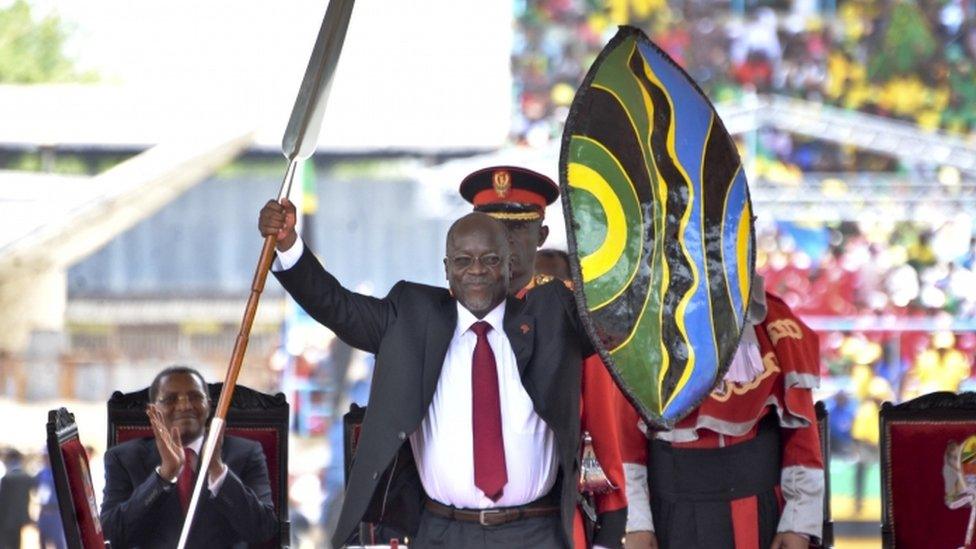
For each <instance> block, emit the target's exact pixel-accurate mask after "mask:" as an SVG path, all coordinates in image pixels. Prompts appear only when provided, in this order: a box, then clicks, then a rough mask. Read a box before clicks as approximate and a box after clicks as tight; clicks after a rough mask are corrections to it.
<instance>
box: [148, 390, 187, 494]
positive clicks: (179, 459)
mask: <svg viewBox="0 0 976 549" xmlns="http://www.w3.org/2000/svg"><path fill="white" fill-rule="evenodd" d="M146 415H148V416H149V423H150V425H152V430H153V437H154V438H155V439H156V449H157V450H158V451H159V459H160V465H159V474H160V476H162V477H163V478H164V479H166V480H169V479H172V478H175V477H176V475H177V474H179V472H180V469H181V468H182V467H183V441H182V439H181V438H180V430H179V429H178V428H176V427H167V426H166V421H165V420H164V419H163V413H162V412H161V411H160V410H159V408H157V407H156V405H155V404H150V405H148V406H146Z"/></svg>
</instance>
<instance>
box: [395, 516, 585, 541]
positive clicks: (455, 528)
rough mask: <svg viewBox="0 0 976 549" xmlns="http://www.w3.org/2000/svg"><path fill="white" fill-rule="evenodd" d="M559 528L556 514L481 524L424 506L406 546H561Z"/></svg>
mask: <svg viewBox="0 0 976 549" xmlns="http://www.w3.org/2000/svg"><path fill="white" fill-rule="evenodd" d="M560 529H561V524H560V522H559V515H552V516H547V517H535V518H527V519H522V520H516V521H513V522H509V523H508V524H502V525H500V526H482V525H480V524H478V523H476V522H466V521H460V520H451V519H448V518H444V517H439V516H437V515H434V514H431V513H430V512H429V511H427V510H426V509H425V510H424V512H423V514H422V515H421V516H420V528H419V530H418V531H417V536H416V537H415V538H413V539H412V540H410V549H428V548H445V549H456V548H463V549H517V548H519V547H525V548H532V549H565V547H566V544H565V543H564V542H563V539H562V534H561V533H560Z"/></svg>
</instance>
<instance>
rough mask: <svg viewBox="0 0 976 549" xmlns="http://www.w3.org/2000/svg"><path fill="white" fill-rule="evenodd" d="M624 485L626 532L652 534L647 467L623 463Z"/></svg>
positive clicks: (652, 521) (652, 525)
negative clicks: (625, 492) (625, 493)
mask: <svg viewBox="0 0 976 549" xmlns="http://www.w3.org/2000/svg"><path fill="white" fill-rule="evenodd" d="M624 480H625V482H624V485H625V487H626V491H627V532H628V533H629V532H653V531H654V520H653V517H652V516H651V496H650V494H649V493H648V487H647V467H646V466H644V465H638V464H636V463H624Z"/></svg>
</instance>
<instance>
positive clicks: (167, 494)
mask: <svg viewBox="0 0 976 549" xmlns="http://www.w3.org/2000/svg"><path fill="white" fill-rule="evenodd" d="M221 458H222V459H223V460H224V463H225V464H227V469H228V471H227V476H226V477H225V478H224V483H223V484H222V485H221V486H220V490H219V491H218V492H217V496H216V497H211V495H210V489H209V487H208V486H207V485H204V487H203V493H202V494H201V496H202V500H203V501H202V502H201V503H200V507H199V508H198V509H197V516H196V517H195V518H194V521H193V522H194V525H193V529H192V530H191V531H190V539H189V540H188V541H187V547H203V548H207V549H211V548H215V547H232V546H235V544H241V543H244V542H246V543H258V542H262V541H265V540H267V539H269V538H271V537H272V536H274V535H275V534H276V533H277V531H278V519H277V515H276V514H275V510H274V504H273V503H272V501H271V484H270V483H269V482H268V467H267V465H266V463H265V459H264V452H263V451H262V450H261V445H260V444H258V443H257V442H254V441H251V440H247V439H243V438H238V437H233V436H225V437H224V447H223V451H222V452H221ZM159 464H160V459H159V451H158V450H157V449H156V441H155V440H153V439H152V438H151V437H148V438H141V439H137V440H130V441H128V442H125V443H123V444H119V445H118V446H114V447H112V448H109V450H108V451H107V452H105V496H104V498H103V502H102V512H101V520H102V529H103V530H104V532H105V539H106V540H111V542H112V546H113V547H160V548H162V547H168V548H171V547H176V544H177V542H178V541H179V539H180V530H181V529H182V528H183V510H182V509H181V508H180V499H179V495H178V494H177V491H176V486H175V485H171V484H170V483H168V482H166V481H164V480H163V479H161V478H159V475H157V474H156V467H157V466H158V465H159ZM203 473H205V471H204V472H203Z"/></svg>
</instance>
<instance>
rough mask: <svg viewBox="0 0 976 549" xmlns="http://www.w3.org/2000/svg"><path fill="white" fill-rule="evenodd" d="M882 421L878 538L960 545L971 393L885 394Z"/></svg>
mask: <svg viewBox="0 0 976 549" xmlns="http://www.w3.org/2000/svg"><path fill="white" fill-rule="evenodd" d="M880 428H881V433H880V435H881V438H880V445H881V515H882V517H881V520H882V525H881V537H882V544H883V546H884V547H960V546H963V545H964V541H965V538H966V532H967V526H968V525H969V523H970V520H971V513H972V512H973V511H972V506H973V494H974V493H976V492H974V488H976V476H974V473H976V471H974V470H973V466H974V465H976V463H973V458H974V457H976V456H974V451H976V437H974V435H976V393H961V394H956V393H948V392H939V393H932V394H928V395H923V396H920V397H918V398H916V399H913V400H909V401H907V402H903V403H902V404H898V405H894V404H891V403H890V402H886V403H884V404H883V405H882V406H881V414H880ZM971 437H973V438H971ZM967 441H968V444H967ZM967 546H968V545H967Z"/></svg>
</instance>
